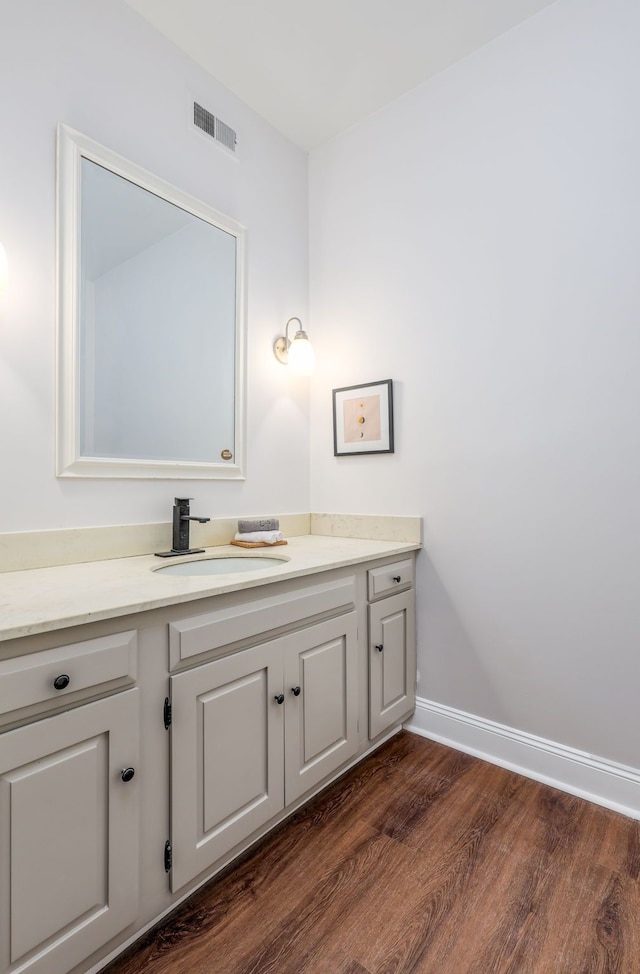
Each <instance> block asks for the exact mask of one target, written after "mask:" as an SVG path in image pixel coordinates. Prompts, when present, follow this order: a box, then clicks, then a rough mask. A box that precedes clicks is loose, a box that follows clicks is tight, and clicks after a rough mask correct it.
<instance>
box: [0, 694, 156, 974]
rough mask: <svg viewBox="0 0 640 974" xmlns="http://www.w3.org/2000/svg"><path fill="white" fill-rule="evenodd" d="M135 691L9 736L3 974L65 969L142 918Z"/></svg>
mask: <svg viewBox="0 0 640 974" xmlns="http://www.w3.org/2000/svg"><path fill="white" fill-rule="evenodd" d="M137 749H138V691H137V690H128V691H127V692H125V693H120V694H117V695H115V696H113V697H107V698H106V699H104V700H100V701H97V702H96V703H91V704H85V705H84V706H82V707H78V708H77V709H75V710H70V711H68V712H67V713H63V714H58V715H57V716H55V717H49V718H47V719H44V720H39V721H36V722H34V723H32V724H28V725H27V726H25V727H21V728H19V729H18V730H14V731H9V732H7V733H5V734H2V735H0V866H1V868H0V972H1V974H6V972H9V971H14V970H19V971H20V972H21V974H22V972H28V974H65V972H66V971H69V970H70V969H71V968H72V967H75V965H76V964H78V963H80V962H81V961H82V960H84V958H85V957H88V956H89V955H90V954H91V953H93V951H94V950H96V949H98V948H99V947H101V946H102V945H103V944H104V943H106V942H107V941H108V940H110V939H111V937H113V936H115V935H116V934H117V933H119V932H120V931H121V930H123V929H124V928H125V927H126V926H128V925H129V924H130V923H132V922H133V921H134V920H135V918H136V916H137V912H138V778H137V776H136V777H135V778H134V779H133V780H132V781H129V782H126V783H125V782H124V781H123V779H122V771H123V769H124V768H126V767H128V766H133V767H134V768H135V767H136V764H137Z"/></svg>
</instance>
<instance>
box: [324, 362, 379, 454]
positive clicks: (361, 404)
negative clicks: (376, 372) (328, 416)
mask: <svg viewBox="0 0 640 974" xmlns="http://www.w3.org/2000/svg"><path fill="white" fill-rule="evenodd" d="M359 453H393V382H392V380H391V379H384V380H382V381H381V382H363V383H362V384H361V385H357V386H344V387H343V388H342V389H334V390H333V455H334V456H336V457H346V456H354V455H357V454H359Z"/></svg>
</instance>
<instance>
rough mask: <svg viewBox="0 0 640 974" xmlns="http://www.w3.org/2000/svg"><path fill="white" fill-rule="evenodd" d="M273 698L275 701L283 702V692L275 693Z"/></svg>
mask: <svg viewBox="0 0 640 974" xmlns="http://www.w3.org/2000/svg"><path fill="white" fill-rule="evenodd" d="M274 700H275V702H276V703H284V693H276V695H275V697H274Z"/></svg>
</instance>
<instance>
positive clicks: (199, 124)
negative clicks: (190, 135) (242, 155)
mask: <svg viewBox="0 0 640 974" xmlns="http://www.w3.org/2000/svg"><path fill="white" fill-rule="evenodd" d="M193 124H194V125H195V127H196V128H197V129H200V130H201V131H202V132H204V133H205V134H206V135H209V136H210V137H211V138H212V139H215V141H216V142H219V143H220V145H223V146H224V147H225V149H229V150H230V151H231V152H235V151H236V143H237V141H238V140H237V138H236V133H235V131H234V130H233V129H232V128H231V126H230V125H227V124H226V122H222V121H221V120H220V119H219V118H216V116H215V115H213V114H212V113H211V112H209V111H207V109H206V108H203V107H202V105H200V104H198V102H197V101H195V100H194V101H193Z"/></svg>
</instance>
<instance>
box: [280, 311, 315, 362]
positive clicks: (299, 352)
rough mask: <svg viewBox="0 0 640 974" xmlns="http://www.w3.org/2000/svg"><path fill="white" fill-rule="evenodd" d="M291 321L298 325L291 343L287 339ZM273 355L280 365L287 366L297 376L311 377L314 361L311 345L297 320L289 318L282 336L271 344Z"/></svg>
mask: <svg viewBox="0 0 640 974" xmlns="http://www.w3.org/2000/svg"><path fill="white" fill-rule="evenodd" d="M292 321H297V322H298V325H299V327H298V330H297V332H296V333H295V335H294V336H293V341H291V340H290V338H289V325H290V324H291V322H292ZM273 354H274V355H275V357H276V358H277V360H278V362H280V364H281V365H289V366H290V368H292V369H293V371H294V372H297V373H298V375H311V373H312V372H313V367H314V365H315V360H316V359H315V355H314V352H313V345H312V344H311V342H310V341H309V339H308V337H307V333H306V331H304V330H303V328H302V322H301V321H300V319H299V318H289V320H288V322H287V324H286V327H285V332H284V335H282V336H281V337H280V338H277V339H276V341H275V342H274V343H273Z"/></svg>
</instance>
